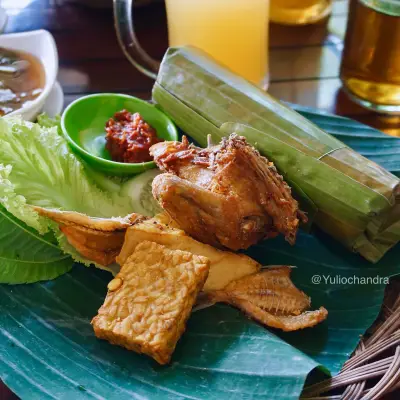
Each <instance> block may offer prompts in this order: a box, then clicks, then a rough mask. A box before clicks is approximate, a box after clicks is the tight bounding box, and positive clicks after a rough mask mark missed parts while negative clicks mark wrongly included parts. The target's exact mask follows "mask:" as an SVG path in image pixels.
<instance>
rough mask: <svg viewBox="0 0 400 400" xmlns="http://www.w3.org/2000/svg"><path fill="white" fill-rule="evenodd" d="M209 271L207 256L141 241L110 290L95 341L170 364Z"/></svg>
mask: <svg viewBox="0 0 400 400" xmlns="http://www.w3.org/2000/svg"><path fill="white" fill-rule="evenodd" d="M208 270H209V260H208V259H207V258H206V257H202V256H198V255H194V254H192V253H189V252H187V251H182V250H170V249H168V248H167V247H165V246H162V245H160V244H157V243H154V242H150V241H143V242H141V243H140V244H138V245H137V246H136V248H135V250H134V251H133V253H132V254H131V255H130V256H129V257H128V258H127V259H126V261H125V262H124V265H123V266H122V268H121V271H120V272H119V273H118V274H117V276H116V277H115V278H114V279H113V280H112V281H111V282H110V283H109V285H108V289H109V290H108V293H107V297H106V299H105V302H104V304H103V305H102V306H101V308H100V309H99V312H98V315H97V316H96V317H94V318H93V320H92V325H93V328H94V332H95V334H96V336H97V337H98V338H100V339H106V340H108V341H109V342H110V343H112V344H116V345H120V346H123V347H125V348H127V349H128V350H133V351H136V352H138V353H145V354H147V355H149V356H150V357H153V358H154V359H155V360H156V361H157V362H158V363H160V364H167V363H168V362H169V361H170V359H171V355H172V353H173V351H174V349H175V346H176V343H177V342H178V340H179V338H180V337H181V335H182V334H183V332H184V331H185V325H186V321H187V319H188V317H189V315H190V313H191V310H192V307H193V305H194V303H195V301H196V297H197V295H198V293H199V292H200V290H201V289H202V287H203V285H204V282H205V281H206V279H207V275H208Z"/></svg>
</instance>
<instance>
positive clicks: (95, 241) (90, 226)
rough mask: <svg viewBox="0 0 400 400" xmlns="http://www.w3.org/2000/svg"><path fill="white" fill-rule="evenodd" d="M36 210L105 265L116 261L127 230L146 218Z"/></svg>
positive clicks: (78, 247)
mask: <svg viewBox="0 0 400 400" xmlns="http://www.w3.org/2000/svg"><path fill="white" fill-rule="evenodd" d="M34 209H35V210H36V211H37V212H38V213H39V214H40V215H42V216H44V217H47V218H50V219H52V220H53V221H55V222H57V224H58V226H59V228H60V230H61V232H62V233H64V235H65V236H66V238H67V240H68V243H69V244H70V245H71V246H73V247H74V248H75V249H76V250H77V251H78V252H79V253H80V254H81V255H82V256H83V257H85V258H87V259H88V260H90V261H93V262H95V263H97V264H99V265H101V266H104V267H106V266H108V265H110V264H112V263H114V262H115V257H116V256H117V255H118V254H119V252H120V251H121V248H122V244H123V243H124V239H125V232H126V229H127V228H128V227H129V226H131V225H133V224H135V223H138V222H140V221H143V220H144V219H145V217H143V216H141V215H138V214H131V215H128V216H126V217H125V218H93V217H89V216H87V215H85V214H80V213H77V212H73V211H60V210H53V209H46V208H42V207H34Z"/></svg>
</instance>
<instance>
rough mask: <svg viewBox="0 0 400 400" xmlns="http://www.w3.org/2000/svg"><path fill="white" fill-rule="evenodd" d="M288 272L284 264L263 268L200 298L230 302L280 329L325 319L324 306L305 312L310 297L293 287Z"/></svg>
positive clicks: (254, 317)
mask: <svg viewBox="0 0 400 400" xmlns="http://www.w3.org/2000/svg"><path fill="white" fill-rule="evenodd" d="M290 272H291V268H290V267H287V266H281V267H275V268H266V269H264V270H262V271H261V272H258V273H255V274H252V275H249V276H245V277H244V278H241V279H238V280H236V281H233V282H231V283H229V284H228V285H227V286H226V287H225V288H224V289H222V290H217V291H214V292H209V293H207V294H206V296H207V299H206V298H205V296H203V298H202V301H205V302H208V304H210V303H217V302H223V303H227V304H230V305H232V306H234V307H237V308H239V309H240V310H242V311H244V312H245V313H246V314H247V315H249V316H250V317H251V318H253V319H255V320H256V321H258V322H260V323H262V324H264V325H266V326H269V327H272V328H278V329H281V330H283V331H296V330H299V329H304V328H310V327H313V326H315V325H317V324H319V323H320V322H322V321H324V320H325V319H326V317H327V316H328V311H327V310H326V309H325V308H324V307H321V308H319V309H318V310H315V311H306V310H307V309H308V308H309V307H310V304H311V299H310V298H309V297H308V296H307V295H306V294H305V293H304V292H302V291H301V290H299V289H297V288H296V286H295V285H294V284H293V282H292V281H291V279H290Z"/></svg>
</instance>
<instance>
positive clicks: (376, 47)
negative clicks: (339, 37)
mask: <svg viewBox="0 0 400 400" xmlns="http://www.w3.org/2000/svg"><path fill="white" fill-rule="evenodd" d="M349 11H350V12H349V21H348V25H347V32H346V38H345V44H344V51H343V57H342V65H341V70H340V78H341V80H342V83H343V88H344V91H345V92H346V93H347V94H348V95H349V97H350V98H351V99H352V100H354V101H355V102H356V103H358V104H360V105H361V106H363V107H366V108H368V109H371V110H374V111H377V112H382V113H388V114H390V113H393V114H400V1H399V0H351V2H350V10H349Z"/></svg>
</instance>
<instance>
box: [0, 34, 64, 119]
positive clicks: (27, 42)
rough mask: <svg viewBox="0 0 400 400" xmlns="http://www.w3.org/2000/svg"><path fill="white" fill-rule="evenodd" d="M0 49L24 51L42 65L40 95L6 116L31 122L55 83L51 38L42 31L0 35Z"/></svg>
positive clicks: (56, 62)
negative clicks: (43, 81) (42, 79)
mask: <svg viewBox="0 0 400 400" xmlns="http://www.w3.org/2000/svg"><path fill="white" fill-rule="evenodd" d="M0 47H4V48H7V49H12V50H17V51H18V50H20V51H25V52H26V53H30V54H33V55H34V56H36V57H37V58H38V59H39V60H40V61H41V63H42V65H43V68H44V72H45V85H44V88H43V91H42V93H41V94H40V95H39V96H38V97H37V98H36V99H35V100H33V101H32V102H30V103H29V104H28V105H26V106H25V107H22V108H20V109H19V110H15V111H13V112H12V113H10V114H7V115H21V116H22V118H24V119H26V120H29V121H32V120H33V119H35V117H36V116H37V115H38V114H39V113H40V112H41V111H42V109H43V105H44V103H45V101H46V99H47V97H48V96H49V94H50V92H51V90H52V89H53V86H54V84H55V82H56V78H57V72H58V54H57V47H56V43H55V41H54V38H53V36H52V35H51V33H50V32H47V31H45V30H43V29H40V30H37V31H31V32H21V33H10V34H5V35H0Z"/></svg>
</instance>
